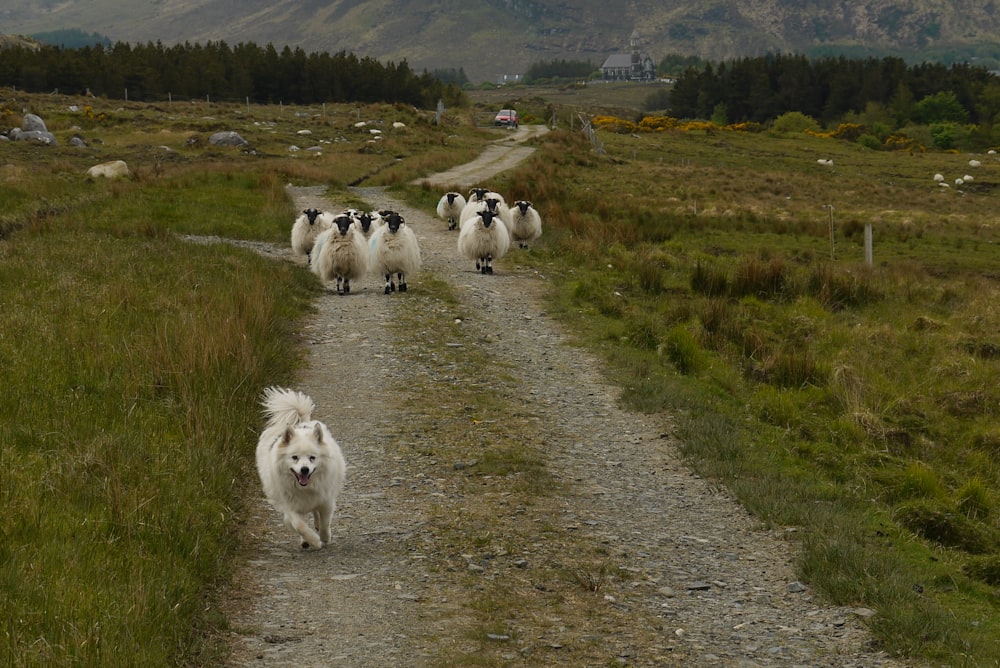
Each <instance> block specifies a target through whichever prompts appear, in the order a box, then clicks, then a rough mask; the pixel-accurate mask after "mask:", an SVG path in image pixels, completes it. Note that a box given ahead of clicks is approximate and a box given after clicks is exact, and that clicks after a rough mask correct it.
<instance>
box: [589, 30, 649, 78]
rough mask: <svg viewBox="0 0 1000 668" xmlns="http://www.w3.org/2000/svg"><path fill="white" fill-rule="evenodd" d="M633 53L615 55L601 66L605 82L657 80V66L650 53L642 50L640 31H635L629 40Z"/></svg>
mask: <svg viewBox="0 0 1000 668" xmlns="http://www.w3.org/2000/svg"><path fill="white" fill-rule="evenodd" d="M628 43H629V48H630V50H631V53H614V54H612V55H610V56H608V58H607V60H605V61H604V64H603V65H601V76H602V77H603V78H604V80H605V81H652V80H653V79H655V78H656V64H655V63H653V59H652V58H651V57H650V56H649V54H648V53H645V52H643V51H642V50H641V48H640V45H639V31H638V30H633V31H632V36H631V37H629V40H628Z"/></svg>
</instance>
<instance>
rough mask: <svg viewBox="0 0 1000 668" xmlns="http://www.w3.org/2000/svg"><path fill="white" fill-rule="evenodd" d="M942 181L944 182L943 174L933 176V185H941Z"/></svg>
mask: <svg viewBox="0 0 1000 668" xmlns="http://www.w3.org/2000/svg"><path fill="white" fill-rule="evenodd" d="M942 181H944V174H941V173H938V174H935V175H934V182H935V183H941V182H942Z"/></svg>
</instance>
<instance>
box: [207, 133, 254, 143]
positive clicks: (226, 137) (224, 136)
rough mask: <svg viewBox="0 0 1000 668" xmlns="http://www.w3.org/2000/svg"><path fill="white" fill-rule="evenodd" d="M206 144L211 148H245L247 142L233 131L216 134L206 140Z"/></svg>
mask: <svg viewBox="0 0 1000 668" xmlns="http://www.w3.org/2000/svg"><path fill="white" fill-rule="evenodd" d="M208 143H209V144H211V145H213V146H246V145H247V144H248V143H249V142H248V141H247V140H246V139H244V138H243V137H241V136H240V133H238V132H235V131H233V130H223V131H222V132H216V133H214V134H213V135H212V136H211V137H209V138H208Z"/></svg>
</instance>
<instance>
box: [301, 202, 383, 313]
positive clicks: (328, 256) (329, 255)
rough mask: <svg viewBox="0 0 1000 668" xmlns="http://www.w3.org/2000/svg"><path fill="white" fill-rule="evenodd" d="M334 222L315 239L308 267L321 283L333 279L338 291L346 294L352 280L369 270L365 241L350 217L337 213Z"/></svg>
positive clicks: (349, 289) (362, 275) (357, 278)
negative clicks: (309, 266) (310, 267)
mask: <svg viewBox="0 0 1000 668" xmlns="http://www.w3.org/2000/svg"><path fill="white" fill-rule="evenodd" d="M333 222H334V226H333V227H332V228H330V229H329V230H327V231H326V232H323V234H321V235H320V236H319V238H318V239H317V240H316V247H315V249H314V250H315V252H314V253H313V258H312V262H311V266H312V270H313V272H314V273H315V274H316V275H317V276H319V278H320V280H322V281H323V282H324V283H330V282H333V281H334V280H336V282H337V294H343V295H346V294H348V293H350V291H351V281H357V280H359V279H361V278H363V277H364V276H365V274H367V273H368V262H369V257H368V244H367V243H366V240H365V236H364V234H362V232H361V231H360V229H359V228H358V227H357V226H356V225H355V223H354V219H353V218H352V217H351V216H349V215H346V214H340V215H339V216H337V217H336V218H335V219H334V221H333Z"/></svg>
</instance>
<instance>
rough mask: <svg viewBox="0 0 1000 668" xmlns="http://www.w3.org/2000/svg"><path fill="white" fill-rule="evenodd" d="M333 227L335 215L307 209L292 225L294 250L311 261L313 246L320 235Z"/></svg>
mask: <svg viewBox="0 0 1000 668" xmlns="http://www.w3.org/2000/svg"><path fill="white" fill-rule="evenodd" d="M332 226H333V214H331V213H329V212H327V211H320V210H319V209H305V210H304V211H303V212H302V214H301V215H300V216H299V217H298V218H296V219H295V224H294V225H292V250H293V251H295V252H296V253H298V254H299V255H305V256H306V260H307V261H308V260H311V255H310V254H311V253H312V249H313V246H314V245H315V244H316V238H317V237H319V235H320V234H322V233H323V232H325V231H326V230H328V229H330V228H331V227H332Z"/></svg>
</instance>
